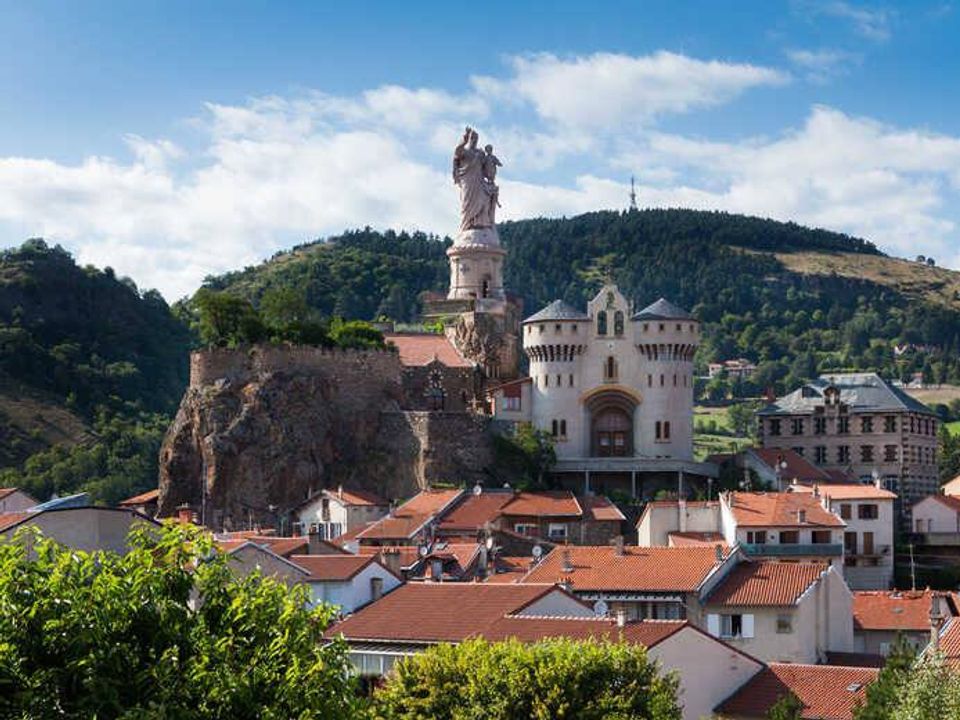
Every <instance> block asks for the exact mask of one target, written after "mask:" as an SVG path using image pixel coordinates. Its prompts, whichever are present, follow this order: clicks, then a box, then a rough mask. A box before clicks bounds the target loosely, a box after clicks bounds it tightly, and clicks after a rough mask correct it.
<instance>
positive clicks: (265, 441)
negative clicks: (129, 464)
mask: <svg viewBox="0 0 960 720" xmlns="http://www.w3.org/2000/svg"><path fill="white" fill-rule="evenodd" d="M400 377H401V368H400V364H399V360H398V359H397V357H396V355H395V354H391V353H356V352H355V353H347V352H339V353H334V352H327V351H320V350H317V351H316V352H311V353H308V354H303V353H301V354H300V355H299V356H298V355H295V354H290V353H286V354H284V353H279V352H276V351H272V350H258V349H253V350H237V351H212V352H208V353H198V354H195V355H194V357H193V358H192V367H191V384H190V387H189V388H188V390H187V392H186V394H185V395H184V397H183V400H182V402H181V404H180V409H179V411H178V413H177V416H176V418H175V419H174V422H173V424H172V425H171V427H170V429H169V431H168V433H167V436H166V438H165V440H164V443H163V447H162V448H161V451H160V513H161V515H170V514H172V513H173V512H174V511H175V509H176V508H177V507H178V506H179V505H181V504H183V503H187V504H189V505H190V506H192V507H193V508H195V509H197V510H199V509H200V508H201V505H204V506H205V512H206V517H205V520H206V522H207V523H208V524H209V525H211V526H213V527H217V528H219V527H231V526H232V527H235V528H236V527H242V526H246V525H247V523H248V522H250V520H251V518H252V519H254V520H256V521H259V522H264V523H269V524H274V523H275V522H276V520H277V518H278V516H282V515H284V514H285V513H286V512H288V511H289V510H291V509H293V508H294V507H295V506H297V505H298V504H299V503H300V502H302V501H303V500H304V499H305V498H307V497H308V496H309V495H310V494H312V493H314V492H316V491H317V490H319V489H320V488H323V487H333V486H336V485H337V484H339V483H343V484H345V485H350V486H353V487H357V488H363V489H367V490H371V491H374V492H377V493H379V494H382V495H384V496H386V497H403V496H408V495H410V494H412V493H414V492H416V491H417V490H418V489H420V488H422V487H425V486H426V485H428V484H430V483H435V482H440V481H444V482H457V483H462V482H465V483H469V482H474V481H476V480H477V479H481V478H483V477H484V476H485V469H486V468H487V467H489V465H491V464H492V461H493V453H492V446H491V441H490V438H489V434H488V433H487V428H486V423H485V422H484V421H483V420H482V419H480V418H476V417H474V416H472V415H469V414H467V413H428V412H404V411H403V410H402V409H401V408H400V406H399V400H400V398H401V397H402V392H401V386H400ZM202 477H203V478H205V482H206V497H205V498H204V497H203V495H202V490H201V488H202V487H203V484H202V482H201V478H202Z"/></svg>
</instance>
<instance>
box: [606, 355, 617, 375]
mask: <svg viewBox="0 0 960 720" xmlns="http://www.w3.org/2000/svg"><path fill="white" fill-rule="evenodd" d="M603 377H604V379H605V380H616V379H617V361H616V360H615V359H614V357H613V355H610V356H608V357H607V361H606V362H605V363H604V364H603Z"/></svg>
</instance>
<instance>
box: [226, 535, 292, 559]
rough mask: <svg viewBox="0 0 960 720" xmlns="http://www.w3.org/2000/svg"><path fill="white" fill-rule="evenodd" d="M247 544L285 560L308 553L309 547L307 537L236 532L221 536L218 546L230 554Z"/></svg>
mask: <svg viewBox="0 0 960 720" xmlns="http://www.w3.org/2000/svg"><path fill="white" fill-rule="evenodd" d="M245 542H252V543H254V544H256V545H261V546H263V547H268V548H270V550H271V551H272V552H275V553H276V554H277V555H280V556H281V557H284V558H289V557H290V556H291V555H293V554H294V553H299V552H306V550H307V546H308V542H307V538H305V537H279V536H277V535H258V534H257V533H254V532H250V533H246V532H236V533H229V534H227V535H223V536H220V538H219V539H218V540H217V545H218V546H219V547H220V548H221V549H222V550H224V551H225V552H230V551H231V550H233V549H235V548H237V547H239V546H240V545H242V544H243V543H245Z"/></svg>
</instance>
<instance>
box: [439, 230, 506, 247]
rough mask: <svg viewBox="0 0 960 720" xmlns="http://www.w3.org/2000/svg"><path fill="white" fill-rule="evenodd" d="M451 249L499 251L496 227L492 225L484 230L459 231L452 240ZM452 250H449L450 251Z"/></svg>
mask: <svg viewBox="0 0 960 720" xmlns="http://www.w3.org/2000/svg"><path fill="white" fill-rule="evenodd" d="M453 247H454V248H457V249H462V248H479V249H493V248H496V249H498V250H499V249H500V235H499V233H497V227H496V226H495V225H494V226H492V227H485V228H470V229H469V230H461V231H460V234H459V235H457V237H456V238H454V240H453ZM452 249H453V248H451V250H452Z"/></svg>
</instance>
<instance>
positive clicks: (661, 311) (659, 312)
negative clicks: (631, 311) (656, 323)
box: [633, 298, 693, 320]
mask: <svg viewBox="0 0 960 720" xmlns="http://www.w3.org/2000/svg"><path fill="white" fill-rule="evenodd" d="M633 319H634V320H693V315H691V314H690V313H688V312H687V311H686V310H684V309H683V308H682V307H679V306H678V305H674V304H673V303H672V302H670V301H669V300H666V299H664V298H660V299H659V300H657V301H656V302H655V303H653V304H652V305H647V306H646V307H645V308H644V309H643V310H641V311H640V312H638V313H637V314H636V315H634V316H633Z"/></svg>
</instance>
